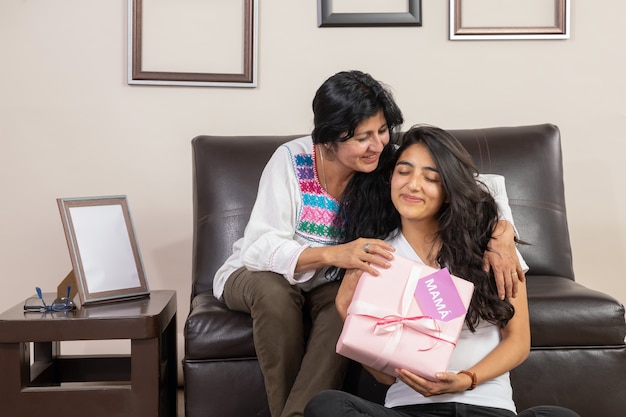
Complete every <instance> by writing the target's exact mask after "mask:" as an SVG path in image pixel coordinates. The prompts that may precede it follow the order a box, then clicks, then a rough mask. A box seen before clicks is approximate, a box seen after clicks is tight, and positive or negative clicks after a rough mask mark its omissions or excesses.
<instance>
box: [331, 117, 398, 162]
mask: <svg viewBox="0 0 626 417" xmlns="http://www.w3.org/2000/svg"><path fill="white" fill-rule="evenodd" d="M388 143H389V127H388V126H387V120H386V119H385V116H384V114H383V112H382V111H379V112H378V113H377V114H376V115H374V116H372V117H370V118H367V119H365V120H363V121H362V122H361V123H359V125H358V126H357V128H356V129H355V130H354V136H353V137H351V138H350V139H348V140H347V141H345V142H339V143H337V148H336V152H335V156H336V158H337V162H339V163H340V164H342V165H343V166H344V167H345V168H347V169H348V170H351V171H356V172H372V171H374V170H375V169H376V167H377V166H378V161H379V158H380V154H381V152H382V151H383V148H384V147H385V146H386V145H387V144H388Z"/></svg>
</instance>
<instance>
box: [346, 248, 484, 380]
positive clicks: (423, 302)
mask: <svg viewBox="0 0 626 417" xmlns="http://www.w3.org/2000/svg"><path fill="white" fill-rule="evenodd" d="M379 270H380V272H381V274H380V275H379V276H378V277H375V276H373V275H370V274H367V273H364V274H363V275H362V276H361V279H360V280H359V283H358V284H357V287H356V290H355V293H354V297H353V298H352V302H351V304H350V307H349V308H348V315H347V317H346V320H345V322H344V326H343V330H342V332H341V336H340V337H339V340H338V342H337V353H339V354H341V355H343V356H346V357H348V358H350V359H354V360H356V361H358V362H360V363H362V364H364V365H367V366H369V367H371V368H374V369H376V370H379V371H382V372H385V373H387V374H389V375H395V373H394V369H395V368H404V369H407V370H409V371H411V372H413V373H415V374H418V375H420V376H422V377H424V378H427V379H431V380H434V379H435V373H436V372H445V371H447V369H448V364H449V363H450V357H451V355H452V352H453V350H454V347H455V346H456V342H457V340H458V339H459V335H460V333H461V329H462V327H463V323H464V320H465V313H466V312H467V308H468V307H469V304H470V301H471V299H472V293H473V291H474V284H472V283H471V282H469V281H465V280H464V279H461V278H458V277H455V276H453V275H450V274H449V273H448V271H447V269H442V270H437V269H434V268H431V267H429V266H427V265H424V264H422V263H419V262H415V261H412V260H410V259H407V258H404V257H402V256H399V255H395V258H394V260H393V262H392V266H391V268H388V269H379ZM418 299H419V302H418Z"/></svg>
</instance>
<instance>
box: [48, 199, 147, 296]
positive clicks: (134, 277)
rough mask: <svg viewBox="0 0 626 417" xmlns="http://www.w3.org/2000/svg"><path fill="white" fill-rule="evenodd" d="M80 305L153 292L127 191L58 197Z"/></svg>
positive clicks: (72, 283)
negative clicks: (150, 287)
mask: <svg viewBox="0 0 626 417" xmlns="http://www.w3.org/2000/svg"><path fill="white" fill-rule="evenodd" d="M57 205H58V207H59V212H60V214H61V221H62V223H63V230H64V232H65V238H66V240H67V246H68V249H69V253H70V258H71V261H72V268H73V269H72V272H70V274H68V277H66V280H68V279H69V280H70V282H66V283H67V284H68V285H69V284H71V285H72V288H76V292H77V293H78V295H79V297H80V303H81V305H88V304H93V303H101V302H106V301H116V300H120V299H128V298H137V297H144V296H148V295H149V294H150V290H149V288H148V282H147V280H146V275H145V273H144V267H143V262H142V260H141V254H140V252H139V246H138V244H137V238H136V235H135V229H134V226H133V222H132V219H131V217H130V211H129V209H128V202H127V199H126V196H105V197H86V198H59V199H57Z"/></svg>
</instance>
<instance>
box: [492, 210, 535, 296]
mask: <svg viewBox="0 0 626 417" xmlns="http://www.w3.org/2000/svg"><path fill="white" fill-rule="evenodd" d="M483 264H484V270H485V271H487V272H488V271H489V270H493V275H494V277H495V280H496V286H497V287H498V295H499V296H500V299H501V300H504V299H505V298H515V296H516V295H517V286H518V284H519V283H520V282H524V279H525V276H524V270H523V269H522V266H521V265H520V262H519V258H518V257H517V250H516V248H515V232H514V230H513V226H512V225H511V223H509V222H507V221H506V220H500V221H498V224H497V226H496V228H495V230H494V232H493V234H492V237H491V240H490V241H489V244H488V246H487V250H486V251H485V255H484V263H483Z"/></svg>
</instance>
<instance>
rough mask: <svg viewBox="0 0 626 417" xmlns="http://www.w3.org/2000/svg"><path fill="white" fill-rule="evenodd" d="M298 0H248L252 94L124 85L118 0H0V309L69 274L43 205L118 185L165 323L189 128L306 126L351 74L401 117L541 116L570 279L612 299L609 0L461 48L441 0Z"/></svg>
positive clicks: (620, 51) (616, 283)
mask: <svg viewBox="0 0 626 417" xmlns="http://www.w3.org/2000/svg"><path fill="white" fill-rule="evenodd" d="M315 3H316V2H315V1H314V0H308V1H294V0H273V1H270V0H260V5H259V41H260V48H259V52H260V54H259V61H258V63H259V82H258V87H257V88H253V89H235V88H206V87H205V88H199V87H195V88H189V87H187V88H185V87H154V86H151V87H149V86H132V87H131V86H129V85H127V83H126V54H127V50H126V35H127V29H126V25H127V22H126V14H127V13H126V10H127V9H126V8H127V5H126V1H124V0H91V1H85V0H56V1H41V2H37V1H32V0H31V1H28V0H2V1H1V2H0V62H1V65H0V193H1V199H2V200H1V207H2V208H1V210H2V214H1V216H0V265H1V266H2V275H1V277H2V278H0V279H2V280H3V283H4V284H3V291H1V292H0V309H4V308H5V307H9V306H12V305H13V304H15V303H16V302H17V300H20V299H23V298H24V297H26V296H28V295H30V294H32V293H33V291H34V287H35V286H36V285H38V286H41V287H42V288H43V289H44V290H45V291H52V290H53V289H54V288H55V287H56V284H57V282H58V281H59V280H60V279H61V278H62V277H64V276H65V274H66V273H67V272H68V271H69V270H70V269H71V266H70V259H69V255H68V251H67V247H66V243H65V238H64V235H63V230H62V226H61V221H60V216H59V213H58V210H57V207H56V202H55V199H56V198H58V197H86V196H96V195H115V194H125V195H127V196H128V200H129V204H130V208H131V213H132V216H133V218H134V222H135V227H136V231H137V235H138V239H139V244H140V247H141V252H142V255H143V259H144V264H145V268H146V272H147V276H148V280H149V283H150V286H151V288H152V289H165V288H171V289H175V290H177V292H178V308H179V317H178V323H179V332H180V333H182V328H183V322H184V318H185V316H186V314H187V311H188V304H189V303H188V297H189V285H190V270H191V267H190V261H191V239H192V229H191V213H192V207H191V152H190V145H189V142H190V140H191V138H192V137H194V136H196V135H198V134H233V135H236V134H291V133H301V132H308V131H309V130H310V129H311V124H312V114H311V110H310V103H311V99H312V97H313V94H314V92H315V90H316V88H317V87H318V86H319V84H320V83H321V82H322V81H323V80H324V79H325V78H326V77H327V76H329V75H331V74H333V73H334V72H336V71H339V70H343V69H353V68H356V69H361V70H364V71H367V72H370V73H372V74H373V75H374V76H375V77H376V78H378V79H380V80H383V81H385V82H386V83H388V84H390V85H391V86H392V87H393V89H394V91H395V94H396V97H397V99H398V101H399V104H400V105H401V107H402V109H403V111H404V113H405V116H406V120H407V124H406V125H405V127H406V126H408V125H410V124H412V123H417V122H426V123H431V124H435V125H439V126H441V127H446V128H470V127H488V126H499V125H521V124H533V123H544V122H551V123H555V124H557V125H558V126H559V127H560V128H561V131H562V135H563V153H564V164H565V186H566V193H567V195H566V197H567V204H568V206H567V208H568V219H569V226H570V231H571V238H572V245H573V252H574V264H575V265H574V266H575V270H576V276H577V280H578V282H580V283H582V284H584V285H587V286H589V287H592V288H595V289H597V290H601V291H605V292H608V293H610V294H612V295H613V296H615V297H616V298H617V299H619V300H620V301H622V302H626V283H625V281H624V279H623V273H622V272H621V271H622V270H623V268H622V264H623V262H624V261H626V256H625V255H626V214H625V213H626V211H625V210H624V207H625V206H626V192H625V191H626V189H625V187H624V178H626V164H624V153H625V152H626V145H625V144H624V135H623V132H624V126H625V125H626V77H625V76H624V74H626V45H625V43H626V42H625V40H626V35H625V33H626V32H625V30H624V24H623V22H624V21H623V17H624V16H626V3H625V2H622V1H618V0H598V1H576V0H573V3H574V4H573V9H572V14H571V22H572V28H573V29H572V36H571V39H569V40H551V41H545V40H544V41H478V42H475V41H463V42H462V41H449V40H447V30H448V29H447V25H448V5H447V3H448V2H447V1H444V0H424V1H423V27H421V28H415V27H413V28H318V27H317V25H316V4H315ZM85 345H86V344H85ZM179 346H180V352H179V355H180V356H181V357H182V346H183V345H182V338H180V343H179ZM124 348H125V347H124ZM70 349H76V350H78V351H81V350H82V349H85V347H84V346H83V345H81V344H80V343H79V344H78V346H71V347H70ZM120 349H122V348H120Z"/></svg>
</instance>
